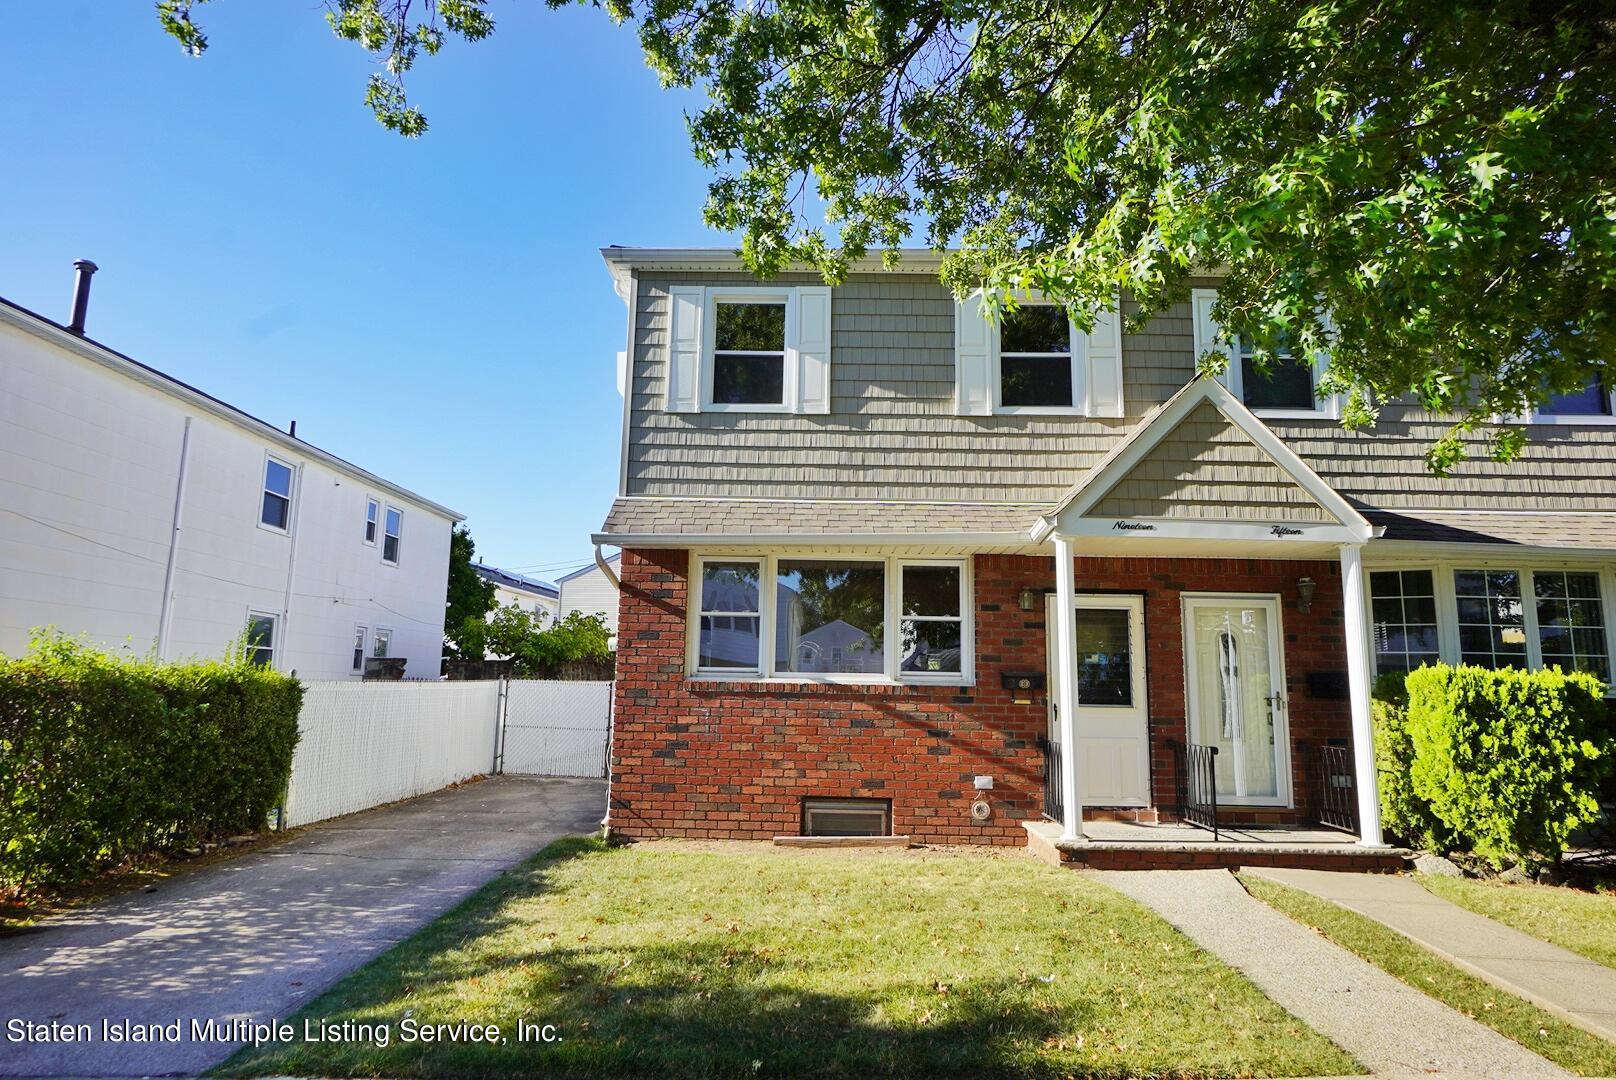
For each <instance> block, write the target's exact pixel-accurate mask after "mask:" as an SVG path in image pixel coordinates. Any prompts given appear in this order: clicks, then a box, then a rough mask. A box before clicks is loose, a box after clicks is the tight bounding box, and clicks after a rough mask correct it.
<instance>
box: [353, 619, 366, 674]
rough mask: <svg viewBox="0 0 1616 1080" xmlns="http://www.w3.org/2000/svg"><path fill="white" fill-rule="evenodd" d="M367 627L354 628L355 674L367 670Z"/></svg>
mask: <svg viewBox="0 0 1616 1080" xmlns="http://www.w3.org/2000/svg"><path fill="white" fill-rule="evenodd" d="M367 632H368V628H367V627H363V626H355V627H354V628H353V669H354V671H355V672H363V671H364V670H365V634H366V633H367Z"/></svg>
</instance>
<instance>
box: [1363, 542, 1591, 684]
mask: <svg viewBox="0 0 1616 1080" xmlns="http://www.w3.org/2000/svg"><path fill="white" fill-rule="evenodd" d="M1378 570H1430V571H1431V572H1432V575H1433V582H1434V585H1435V588H1436V617H1437V626H1436V631H1437V656H1438V659H1440V660H1441V661H1442V662H1443V663H1445V664H1458V663H1460V662H1461V659H1460V657H1461V653H1460V649H1459V607H1458V599H1457V596H1456V593H1455V589H1454V581H1453V575H1454V572H1455V571H1457V570H1513V571H1515V572H1516V573H1517V574H1518V575H1520V583H1521V625H1522V628H1523V629H1524V630H1525V633H1526V651H1525V659H1526V670H1527V671H1539V670H1542V668H1543V666H1544V665H1543V641H1542V638H1541V636H1540V634H1539V627H1538V619H1537V581H1536V575H1537V574H1538V573H1581V574H1593V575H1595V576H1596V577H1597V578H1598V580H1599V601H1600V603H1599V608H1600V614H1601V616H1602V618H1603V626H1604V630H1605V648H1606V649H1607V650H1609V653H1608V655H1607V659H1608V661H1609V662H1610V664H1611V666H1612V669H1613V670H1612V676H1613V678H1612V680H1611V683H1610V684H1608V685H1607V686H1606V691H1605V696H1606V697H1607V698H1611V699H1616V563H1611V562H1610V561H1608V560H1603V559H1598V558H1576V557H1570V558H1568V557H1565V556H1560V555H1544V556H1537V555H1530V554H1522V555H1514V556H1501V555H1479V556H1471V555H1469V554H1465V553H1462V552H1460V553H1453V554H1449V553H1444V554H1442V555H1440V556H1426V557H1419V556H1392V557H1380V558H1375V559H1369V558H1365V560H1364V573H1365V588H1364V614H1365V618H1366V619H1367V620H1369V621H1368V622H1366V625H1372V624H1373V617H1374V616H1373V597H1372V594H1371V592H1370V590H1369V588H1368V575H1369V574H1371V573H1373V572H1375V571H1378ZM1369 662H1370V665H1371V667H1372V668H1373V670H1374V673H1375V674H1377V675H1379V674H1381V671H1380V658H1379V656H1378V655H1377V654H1376V652H1375V650H1374V643H1373V642H1372V641H1371V642H1370V648H1369Z"/></svg>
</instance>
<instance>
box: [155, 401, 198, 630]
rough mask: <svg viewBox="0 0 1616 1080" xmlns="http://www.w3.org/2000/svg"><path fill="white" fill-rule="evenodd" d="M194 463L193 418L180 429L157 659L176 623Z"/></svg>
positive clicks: (159, 617) (159, 615) (159, 619)
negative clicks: (179, 571) (187, 495)
mask: <svg viewBox="0 0 1616 1080" xmlns="http://www.w3.org/2000/svg"><path fill="white" fill-rule="evenodd" d="M190 466H191V418H190V417H189V416H187V417H186V418H185V427H184V428H183V429H182V430H181V432H180V473H179V479H178V480H176V481H175V482H174V519H173V523H172V524H171V525H170V526H169V531H168V562H167V564H166V565H165V566H164V567H163V602H162V606H161V607H160V608H158V609H157V659H159V660H167V659H168V637H169V632H170V631H171V630H172V629H173V626H174V569H175V566H176V564H177V563H178V562H179V555H180V523H181V518H182V517H183V516H184V513H185V477H186V475H187V474H188V473H189V472H190Z"/></svg>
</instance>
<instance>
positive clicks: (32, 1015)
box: [0, 776, 606, 1076]
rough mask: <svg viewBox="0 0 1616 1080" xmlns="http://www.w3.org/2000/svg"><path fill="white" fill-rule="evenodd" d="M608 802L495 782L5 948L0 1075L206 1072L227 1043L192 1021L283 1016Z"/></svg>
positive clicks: (2, 944) (335, 824) (336, 825)
mask: <svg viewBox="0 0 1616 1080" xmlns="http://www.w3.org/2000/svg"><path fill="white" fill-rule="evenodd" d="M605 808H606V784H605V781H603V780H563V779H554V778H536V777H515V776H501V777H495V778H493V779H491V780H486V781H483V782H482V783H477V784H470V785H467V786H465V787H462V788H456V789H454V790H450V791H440V792H437V793H435V794H431V795H423V796H421V797H420V798H418V799H412V800H410V801H409V802H406V803H401V804H399V805H397V806H391V807H387V808H385V809H381V810H371V811H367V812H365V813H362V814H354V815H351V816H349V817H345V818H339V819H337V820H335V821H331V822H328V823H325V824H322V825H315V826H312V827H310V828H309V829H308V831H307V832H305V833H304V834H303V835H301V836H299V837H296V838H294V839H292V840H290V841H288V842H287V843H285V844H283V845H280V846H278V847H275V848H273V849H270V850H266V851H263V852H259V853H254V854H249V855H245V856H243V857H242V858H239V859H234V860H231V861H229V862H224V863H220V864H218V865H216V866H211V867H207V868H205V869H201V870H198V871H197V872H195V873H193V874H180V875H178V876H176V877H173V878H170V879H168V880H166V881H164V882H162V883H161V884H160V885H159V886H158V887H157V890H156V891H155V892H152V893H144V892H142V893H134V894H131V895H128V896H124V897H120V898H118V899H115V900H111V901H108V902H106V903H103V904H100V905H97V906H95V907H92V908H87V909H85V910H83V911H78V912H74V913H72V914H70V915H67V916H65V917H63V918H61V919H58V920H55V921H52V922H50V923H47V924H45V925H44V926H43V927H41V928H39V929H36V930H33V931H31V932H28V933H24V934H20V935H16V936H12V937H6V938H0V1075H5V1076H50V1075H75V1076H149V1075H161V1074H165V1073H191V1072H197V1071H200V1070H203V1069H206V1068H208V1067H210V1066H212V1065H214V1064H217V1063H218V1062H220V1061H222V1060H224V1058H226V1057H227V1056H229V1054H230V1053H231V1052H233V1051H234V1050H235V1048H236V1046H237V1044H236V1043H234V1042H191V1041H190V1025H191V1021H192V1019H196V1020H200V1021H203V1022H205V1021H207V1020H208V1019H213V1020H215V1021H217V1022H218V1024H219V1025H220V1026H221V1027H223V1026H225V1025H227V1024H228V1023H229V1022H230V1021H232V1020H234V1019H237V1018H242V1017H245V1018H250V1019H252V1020H256V1021H267V1020H279V1019H284V1018H285V1017H286V1016H288V1015H290V1014H291V1013H292V1012H293V1011H294V1010H295V1009H296V1008H297V1007H298V1006H300V1005H301V1004H303V1002H305V1001H307V1000H308V999H309V998H311V997H313V996H314V995H315V994H316V993H318V992H319V991H321V990H323V989H325V988H326V987H327V986H329V985H330V984H331V983H332V982H334V981H336V979H337V978H339V977H340V976H342V975H344V974H346V973H347V972H349V971H351V970H353V969H354V968H356V967H358V966H359V965H360V964H362V963H364V962H365V961H367V960H369V959H371V958H372V957H374V956H376V955H377V954H379V953H381V952H382V951H383V950H385V949H387V948H388V947H389V946H391V945H393V944H395V943H397V942H398V941H400V940H402V939H403V938H404V937H406V936H408V935H409V934H410V933H412V932H413V931H415V930H416V929H418V928H420V927H421V926H422V925H424V924H425V923H427V922H428V921H430V920H431V919H432V918H434V917H435V916H437V915H439V914H441V913H443V912H444V911H446V910H448V909H449V908H450V907H452V906H454V904H455V903H457V902H458V901H460V900H461V899H463V898H464V897H465V896H466V895H467V894H469V893H471V892H472V891H473V890H475V889H476V888H477V887H478V886H480V885H482V884H483V883H484V882H486V881H488V880H489V879H491V878H493V877H494V876H496V875H497V874H499V873H500V872H501V871H502V870H504V869H506V868H508V867H510V866H512V865H514V864H515V863H518V862H520V861H522V860H523V859H526V858H527V857H528V856H530V855H532V854H534V853H535V852H537V851H538V850H539V849H540V848H542V847H544V846H545V845H546V844H548V843H549V842H550V841H552V840H555V839H557V838H559V837H562V836H568V835H579V834H583V833H588V832H591V831H593V830H594V829H596V828H597V827H598V826H599V824H600V819H601V817H602V816H603V815H604V813H605ZM176 1020H178V1021H179V1026H180V1029H181V1038H182V1042H181V1043H180V1044H178V1045H174V1044H168V1043H156V1044H151V1043H141V1044H130V1043H122V1044H119V1043H111V1042H106V1041H103V1038H102V1030H103V1022H104V1021H109V1022H111V1023H112V1024H115V1025H116V1024H121V1023H125V1022H128V1023H132V1024H137V1025H151V1024H172V1023H173V1022H174V1021H176ZM15 1021H27V1022H32V1023H35V1024H42V1025H49V1024H51V1023H52V1022H53V1021H54V1022H55V1023H56V1024H58V1025H74V1026H76V1025H89V1027H90V1029H91V1030H90V1034H91V1041H89V1042H80V1041H76V1040H75V1041H71V1042H69V1041H49V1040H40V1039H32V1040H28V1041H17V1039H16V1036H17V1034H18V1032H17V1030H16V1029H17V1024H16V1023H14V1022H15ZM74 1034H77V1032H76V1031H75V1032H74Z"/></svg>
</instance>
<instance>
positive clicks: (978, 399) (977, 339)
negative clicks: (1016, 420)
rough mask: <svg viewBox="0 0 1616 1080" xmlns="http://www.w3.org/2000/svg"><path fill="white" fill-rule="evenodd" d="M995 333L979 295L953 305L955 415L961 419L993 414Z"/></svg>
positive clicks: (974, 294) (976, 294)
mask: <svg viewBox="0 0 1616 1080" xmlns="http://www.w3.org/2000/svg"><path fill="white" fill-rule="evenodd" d="M996 330H997V328H996V327H995V326H994V324H993V323H991V322H989V321H988V319H987V311H986V305H985V303H984V302H983V299H982V295H981V294H980V293H973V294H972V295H971V296H969V297H967V298H966V299H964V300H962V301H959V302H957V303H956V304H955V305H954V411H955V412H956V413H958V414H959V415H961V416H990V415H992V413H993V386H992V384H991V379H992V370H993V365H992V363H991V361H990V351H991V349H992V347H993V344H994V343H995V342H996V340H997V338H996Z"/></svg>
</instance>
